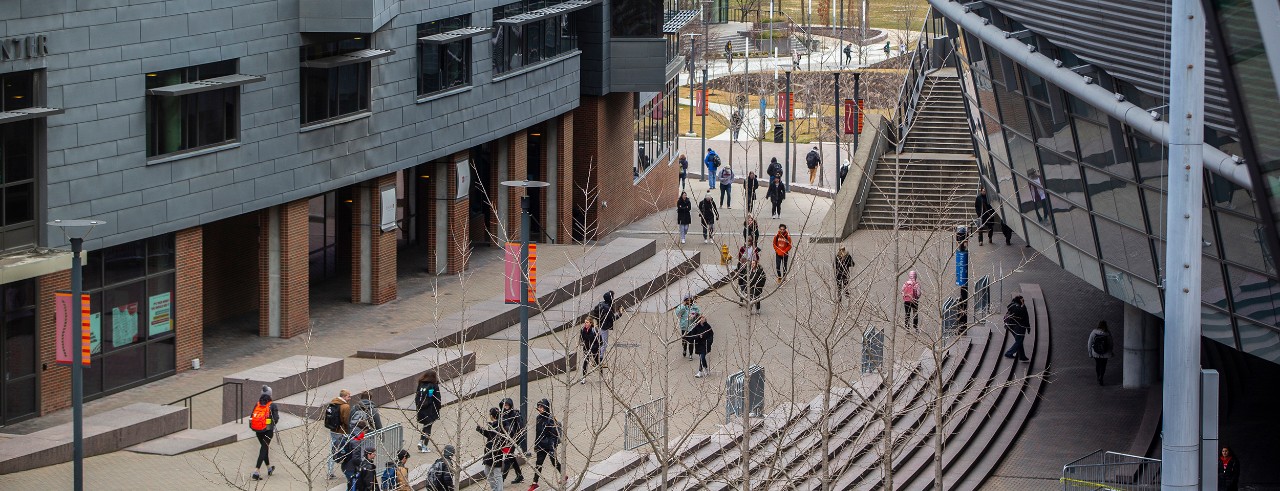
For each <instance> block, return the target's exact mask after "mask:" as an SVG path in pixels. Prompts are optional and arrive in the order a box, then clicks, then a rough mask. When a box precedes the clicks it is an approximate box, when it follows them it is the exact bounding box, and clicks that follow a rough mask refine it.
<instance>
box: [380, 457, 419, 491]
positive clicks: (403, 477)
mask: <svg viewBox="0 0 1280 491" xmlns="http://www.w3.org/2000/svg"><path fill="white" fill-rule="evenodd" d="M380 481H382V482H381V484H380V488H379V489H381V490H382V491H413V487H412V486H410V485H409V451H408V450H405V449H400V451H399V452H396V460H395V462H387V467H386V468H385V469H383V470H382V479H380Z"/></svg>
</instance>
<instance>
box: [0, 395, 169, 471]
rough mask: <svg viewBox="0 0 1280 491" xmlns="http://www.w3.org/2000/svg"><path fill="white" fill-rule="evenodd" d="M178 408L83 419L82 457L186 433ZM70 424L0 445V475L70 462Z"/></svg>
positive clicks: (129, 409) (149, 407)
mask: <svg viewBox="0 0 1280 491" xmlns="http://www.w3.org/2000/svg"><path fill="white" fill-rule="evenodd" d="M188 411H189V409H187V408H185V407H182V406H162V405H159V404H149V403H138V404H131V405H128V406H125V407H122V408H119V409H113V410H111V411H107V412H104V413H100V414H96V415H93V416H89V417H86V418H85V419H84V452H85V456H86V457H91V456H94V455H102V454H106V453H111V452H115V451H117V450H121V449H123V448H127V447H131V446H133V445H137V444H139V443H142V442H145V441H148V440H152V439H155V438H159V437H162V436H165V435H168V434H171V433H176V432H179V431H182V430H185V429H187V412H188ZM71 433H72V430H71V423H66V424H62V425H58V426H55V427H53V428H49V429H46V430H41V431H37V432H35V433H32V434H30V435H25V436H21V437H15V438H9V439H6V440H3V441H0V474H10V473H14V472H20V471H25V470H30V469H35V468H38V467H44V466H49V465H54V464H61V463H63V462H69V461H70V460H71V453H72V439H71Z"/></svg>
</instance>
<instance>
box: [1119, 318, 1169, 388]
mask: <svg viewBox="0 0 1280 491" xmlns="http://www.w3.org/2000/svg"><path fill="white" fill-rule="evenodd" d="M1158 322H1159V321H1158V319H1156V317H1155V316H1154V315H1151V314H1149V313H1147V312H1146V311H1144V310H1142V309H1140V308H1137V307H1134V306H1132V305H1129V304H1127V303H1126V304H1124V367H1123V368H1124V388H1126V389H1139V388H1145V387H1150V386H1151V385H1152V384H1154V383H1155V382H1156V380H1157V378H1158V374H1159V370H1160V344H1161V340H1160V327H1159V325H1158Z"/></svg>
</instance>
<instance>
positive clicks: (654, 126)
mask: <svg viewBox="0 0 1280 491" xmlns="http://www.w3.org/2000/svg"><path fill="white" fill-rule="evenodd" d="M679 90H680V82H679V80H677V79H672V80H671V81H669V82H667V88H666V92H641V93H638V94H636V99H635V101H636V104H635V115H636V121H635V132H636V159H635V164H634V168H633V172H632V173H633V174H634V177H635V179H636V180H637V181H639V180H640V177H641V176H644V174H645V173H646V172H647V171H648V170H649V169H650V168H651V167H653V166H654V164H657V163H658V162H661V161H662V159H664V158H666V157H668V156H669V154H670V153H671V149H672V148H675V142H676V136H677V135H679V128H678V127H677V125H678V122H677V121H676V120H677V119H679V118H676V101H678V100H679V99H680V98H679V93H678V91H679Z"/></svg>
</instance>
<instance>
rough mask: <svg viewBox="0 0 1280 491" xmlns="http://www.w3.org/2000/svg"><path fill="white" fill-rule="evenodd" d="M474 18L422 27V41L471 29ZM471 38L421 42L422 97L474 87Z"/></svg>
mask: <svg viewBox="0 0 1280 491" xmlns="http://www.w3.org/2000/svg"><path fill="white" fill-rule="evenodd" d="M470 23H471V15H470V14H468V15H459V16H457V17H450V18H448V19H441V20H437V21H431V22H427V23H425V24H419V25H418V38H419V39H421V38H424V37H427V36H431V35H434V34H442V33H446V32H449V31H452V30H455V29H461V28H464V27H468V26H469V24H470ZM471 41H472V39H471V38H469V37H468V38H464V39H460V40H458V41H453V42H448V43H428V42H424V41H421V40H419V41H418V95H428V94H432V93H435V92H441V91H445V90H449V89H452V88H454V87H462V86H466V85H471Z"/></svg>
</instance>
